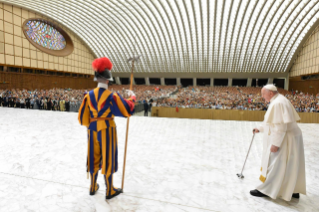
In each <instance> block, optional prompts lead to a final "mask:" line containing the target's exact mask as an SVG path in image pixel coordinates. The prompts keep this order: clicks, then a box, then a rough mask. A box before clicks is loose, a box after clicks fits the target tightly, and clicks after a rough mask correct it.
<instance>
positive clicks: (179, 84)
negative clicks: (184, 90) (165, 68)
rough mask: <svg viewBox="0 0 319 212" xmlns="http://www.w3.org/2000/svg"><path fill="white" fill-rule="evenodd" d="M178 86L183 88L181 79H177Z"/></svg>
mask: <svg viewBox="0 0 319 212" xmlns="http://www.w3.org/2000/svg"><path fill="white" fill-rule="evenodd" d="M176 85H177V86H181V78H179V77H178V78H176Z"/></svg>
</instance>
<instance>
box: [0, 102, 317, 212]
mask: <svg viewBox="0 0 319 212" xmlns="http://www.w3.org/2000/svg"><path fill="white" fill-rule="evenodd" d="M116 123H117V127H118V134H119V166H120V170H119V172H118V173H117V174H116V175H115V186H118V187H120V185H121V176H122V167H123V165H122V162H123V153H124V138H125V127H126V119H123V118H117V119H116ZM257 124H258V123H257V122H237V121H218V120H194V119H167V118H151V117H139V116H134V117H132V118H131V119H130V133H129V140H128V155H127V167H126V177H125V187H124V190H125V193H124V194H121V195H120V196H118V197H116V198H114V199H112V200H109V201H105V197H104V192H105V186H104V183H103V180H102V178H101V177H100V178H99V179H98V182H99V184H100V186H101V188H100V190H99V192H98V194H96V195H95V196H90V195H89V191H88V187H89V180H87V179H86V172H85V169H86V167H85V163H86V142H87V141H86V129H85V127H82V126H80V125H79V124H78V122H77V114H76V113H65V112H63V113H62V112H51V111H50V112H48V111H38V110H32V111H26V110H22V109H9V108H7V109H4V108H0V211H1V212H11V211H19V212H24V211H26V212H27V211H28V212H29V211H30V212H31V211H45V212H50V211H54V212H56V211H58V212H63V211H83V212H84V211H147V212H151V211H165V212H166V211H168V212H170V211H172V212H175V211H176V212H178V211H227V212H228V211H234V212H235V211H236V212H238V211H244V212H247V211H271V212H273V211H280V212H286V211H319V162H318V161H319V134H318V130H319V125H318V124H300V127H301V129H302V131H303V134H304V145H305V155H306V175H307V191H308V196H304V195H302V196H301V198H300V199H299V200H297V199H293V200H292V201H290V202H285V201H283V200H271V199H269V198H256V197H252V196H250V194H249V190H251V189H254V188H255V186H257V185H258V184H259V183H260V182H259V180H258V178H259V174H260V172H259V170H260V160H261V156H260V155H261V151H262V145H261V144H262V142H261V139H262V136H261V135H258V136H256V137H255V141H254V144H253V146H252V151H251V154H250V155H249V158H248V162H247V164H246V170H245V171H244V175H245V178H244V179H243V180H240V179H238V178H237V176H236V173H239V172H240V170H241V168H242V165H243V162H244V159H245V156H246V153H247V150H248V147H249V144H250V141H251V138H252V133H251V131H252V129H253V128H254V127H255V126H257Z"/></svg>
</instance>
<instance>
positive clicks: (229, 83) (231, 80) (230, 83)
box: [228, 78, 233, 87]
mask: <svg viewBox="0 0 319 212" xmlns="http://www.w3.org/2000/svg"><path fill="white" fill-rule="evenodd" d="M232 84H233V78H228V87H231V86H232Z"/></svg>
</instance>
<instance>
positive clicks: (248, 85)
mask: <svg viewBox="0 0 319 212" xmlns="http://www.w3.org/2000/svg"><path fill="white" fill-rule="evenodd" d="M252 81H253V79H252V78H248V79H247V85H246V87H251V83H252Z"/></svg>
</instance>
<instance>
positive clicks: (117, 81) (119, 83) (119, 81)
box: [115, 77, 122, 85]
mask: <svg viewBox="0 0 319 212" xmlns="http://www.w3.org/2000/svg"><path fill="white" fill-rule="evenodd" d="M115 83H116V84H117V85H121V84H122V83H121V80H120V78H119V77H115Z"/></svg>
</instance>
